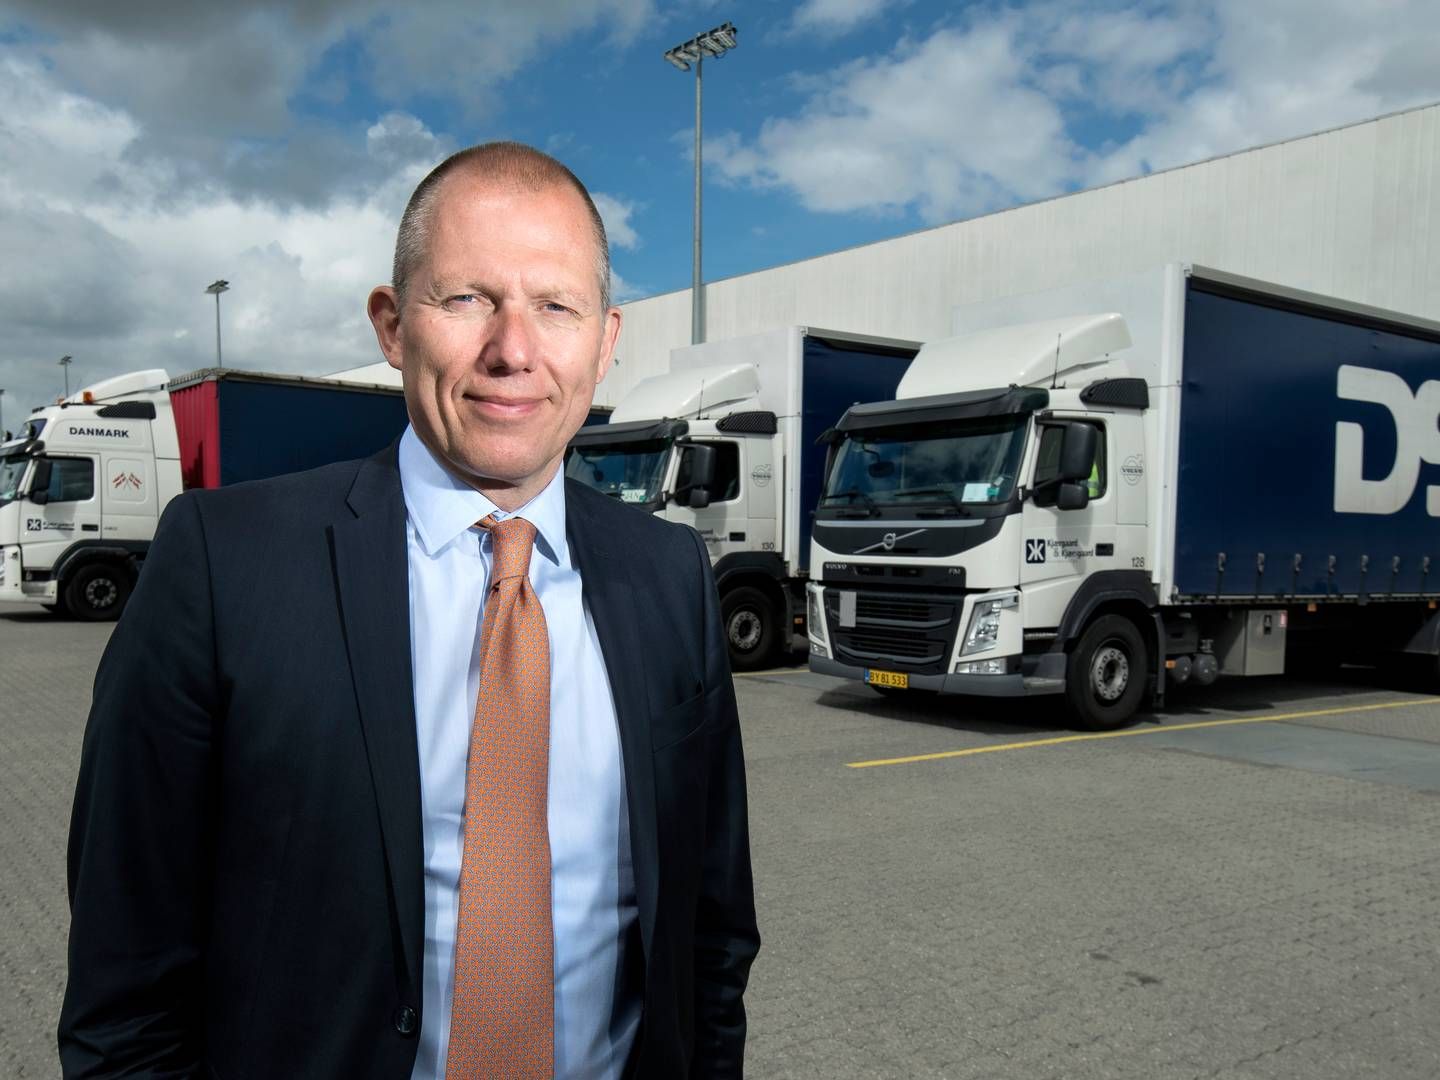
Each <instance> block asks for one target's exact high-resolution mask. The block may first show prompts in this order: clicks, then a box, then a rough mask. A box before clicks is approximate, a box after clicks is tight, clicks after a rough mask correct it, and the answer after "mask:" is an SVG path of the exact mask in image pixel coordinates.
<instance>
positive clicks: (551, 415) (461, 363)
mask: <svg viewBox="0 0 1440 1080" xmlns="http://www.w3.org/2000/svg"><path fill="white" fill-rule="evenodd" d="M429 248H430V250H429V252H428V254H427V256H426V257H425V258H424V259H423V260H422V262H421V264H420V265H419V266H418V267H416V268H415V270H414V272H413V273H412V276H411V281H410V285H409V294H408V296H407V298H406V301H405V308H404V310H403V311H398V312H397V311H396V309H395V295H394V291H393V290H392V289H390V288H389V287H388V286H382V287H380V288H378V289H376V290H375V291H374V292H373V293H371V295H370V318H371V321H372V322H373V323H374V324H375V332H376V336H377V337H378V338H379V339H380V347H381V349H382V350H383V351H384V353H385V357H386V359H387V360H389V362H390V364H391V366H393V367H396V368H398V369H399V370H400V371H401V373H402V375H403V379H404V384H405V402H406V406H407V407H408V409H409V412H410V421H411V423H412V424H413V425H414V427H415V432H416V434H417V435H419V436H420V438H421V439H422V440H423V441H424V443H425V444H426V445H427V446H428V447H429V448H430V449H431V450H432V451H433V452H434V453H435V454H437V455H438V456H439V457H440V458H441V460H442V461H444V462H447V463H448V464H449V466H450V468H451V471H453V472H455V473H456V474H457V475H458V476H460V477H461V478H462V479H464V480H465V481H467V482H468V483H471V484H472V485H473V486H475V487H477V488H479V489H480V490H482V491H484V492H485V493H486V494H487V495H489V496H490V497H491V498H492V499H493V500H494V501H495V502H496V504H497V505H500V506H501V507H502V508H503V509H514V508H515V507H518V506H519V505H521V504H522V503H524V502H525V501H527V500H528V499H530V498H532V497H533V496H534V495H536V494H537V493H538V492H539V491H540V490H541V489H543V488H544V486H545V484H546V483H547V482H548V481H549V480H550V478H551V477H552V476H553V475H554V472H555V469H556V468H557V467H558V465H559V462H560V460H561V459H562V457H563V456H564V453H565V445H566V443H568V442H569V441H570V437H571V436H572V435H574V434H575V432H576V431H577V430H578V429H579V427H580V426H581V424H583V423H584V422H585V416H586V414H587V412H588V411H589V409H590V403H591V401H592V399H593V398H594V394H595V386H596V384H597V383H598V382H599V381H600V380H601V378H603V377H604V375H605V372H606V371H607V370H608V368H609V366H610V358H611V356H612V355H613V353H614V350H615V340H616V338H617V337H618V335H619V332H620V312H619V311H618V310H616V309H614V308H611V309H609V310H604V309H602V308H601V307H600V283H599V279H598V276H597V274H596V254H597V253H596V250H595V238H594V233H593V232H592V229H591V225H590V217H589V214H588V212H587V210H586V208H585V205H584V203H583V202H582V201H581V199H580V197H579V195H578V194H576V193H575V192H574V191H573V190H571V189H570V188H568V187H563V186H553V187H548V188H545V189H543V190H540V191H534V192H523V191H517V190H514V189H512V188H510V187H507V186H503V185H498V186H497V185H496V184H494V183H492V182H488V181H487V180H485V179H484V178H482V177H474V176H467V175H465V174H463V173H460V174H452V175H451V176H448V177H446V178H445V180H443V181H442V182H441V189H440V195H439V199H438V200H437V202H436V204H435V208H434V216H433V220H432V222H431V229H430V245H429Z"/></svg>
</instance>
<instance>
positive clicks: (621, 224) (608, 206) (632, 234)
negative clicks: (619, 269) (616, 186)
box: [590, 191, 640, 251]
mask: <svg viewBox="0 0 1440 1080" xmlns="http://www.w3.org/2000/svg"><path fill="white" fill-rule="evenodd" d="M590 198H591V199H593V200H594V202H595V209H596V210H599V211H600V220H601V221H603V222H605V235H606V237H608V238H609V240H610V246H611V247H612V248H624V249H625V250H626V251H634V250H635V249H636V248H638V247H639V246H640V235H639V234H638V233H637V232H636V231H635V226H633V225H631V224H630V216H631V215H632V214H634V213H635V211H636V209H637V206H636V204H635V203H633V202H631V201H629V200H627V199H622V198H620V197H619V196H618V195H607V194H605V193H604V192H603V191H592V192H591V193H590Z"/></svg>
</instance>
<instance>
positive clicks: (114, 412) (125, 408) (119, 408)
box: [95, 401, 155, 420]
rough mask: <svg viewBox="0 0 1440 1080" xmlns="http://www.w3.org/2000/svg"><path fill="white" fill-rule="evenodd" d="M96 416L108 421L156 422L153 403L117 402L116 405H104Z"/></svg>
mask: <svg viewBox="0 0 1440 1080" xmlns="http://www.w3.org/2000/svg"><path fill="white" fill-rule="evenodd" d="M95 415H96V416H100V417H104V418H105V419H106V420H154V419H155V403H154V402H153V401H117V402H116V403H115V404H114V405H103V406H101V407H100V408H99V409H97V410H96V411H95Z"/></svg>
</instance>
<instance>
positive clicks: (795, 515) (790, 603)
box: [566, 326, 919, 670]
mask: <svg viewBox="0 0 1440 1080" xmlns="http://www.w3.org/2000/svg"><path fill="white" fill-rule="evenodd" d="M918 348H919V344H918V343H917V342H911V341H900V340H894V339H888V338H877V337H871V336H867V335H860V334H850V333H844V332H840V331H832V330H819V329H816V328H814V327H805V326H791V327H785V328H782V329H778V330H772V331H767V332H765V333H762V334H755V335H752V336H748V337H743V338H734V339H730V340H726V341H712V342H705V343H703V344H699V345H690V346H686V347H682V348H678V349H675V350H674V351H672V352H671V354H670V371H669V372H667V373H666V374H663V375H656V376H653V377H651V378H648V379H645V380H643V381H641V382H640V383H638V384H637V385H636V386H635V387H634V388H633V389H631V391H630V392H629V393H628V394H627V395H626V396H625V398H624V399H623V400H622V401H621V402H620V403H619V404H618V405H617V406H616V407H615V411H614V412H613V413H612V414H611V416H610V422H609V423H607V424H600V425H592V426H590V427H585V428H582V429H581V430H580V432H579V433H578V434H577V435H576V436H575V437H574V438H573V439H572V440H571V442H570V453H569V457H568V459H567V463H566V475H567V476H569V477H570V478H571V479H572V480H576V481H578V482H580V483H582V484H586V485H587V486H589V487H593V488H595V489H596V490H597V491H600V492H603V493H604V494H607V495H610V496H612V497H614V498H616V499H620V500H621V501H623V502H626V503H630V504H632V505H634V506H637V507H639V508H641V509H644V510H647V511H649V512H651V513H654V514H659V515H661V516H663V517H665V518H668V519H669V520H671V521H677V522H681V523H683V524H685V525H689V526H691V527H692V528H694V529H695V530H696V531H697V532H699V534H700V536H701V537H702V538H703V539H704V541H705V547H706V549H707V551H708V553H709V556H710V561H711V563H712V565H713V567H714V572H715V581H716V586H717V588H718V589H719V592H720V605H721V612H722V615H723V618H724V624H725V635H726V639H727V644H728V646H729V650H730V662H731V665H732V666H733V667H734V668H736V669H737V670H752V669H755V668H759V667H763V666H765V665H766V664H768V663H770V662H771V661H772V660H773V659H774V658H775V656H776V655H777V653H778V652H779V651H780V650H781V649H783V648H785V647H787V646H788V644H789V642H790V637H791V633H792V631H803V628H804V615H805V600H804V583H805V580H806V578H807V576H808V558H809V553H810V511H811V509H812V508H813V507H814V505H815V499H816V498H817V497H818V495H819V492H820V484H821V479H822V476H821V473H822V469H823V466H824V454H825V447H824V445H823V444H821V443H820V442H819V441H818V439H819V436H820V435H821V434H822V433H823V432H824V431H825V430H826V429H827V428H829V427H830V426H831V425H832V424H834V423H835V421H836V420H838V419H839V417H840V414H841V413H842V412H844V411H845V409H846V407H848V406H849V405H851V404H853V403H854V402H856V401H865V400H871V399H873V398H875V397H877V396H886V395H888V394H890V393H893V392H894V389H895V387H896V385H897V384H898V383H899V380H900V376H901V375H902V374H903V373H904V371H905V368H906V367H907V366H908V365H909V363H910V360H911V358H912V357H913V356H914V355H915V352H916V350H917V349H918Z"/></svg>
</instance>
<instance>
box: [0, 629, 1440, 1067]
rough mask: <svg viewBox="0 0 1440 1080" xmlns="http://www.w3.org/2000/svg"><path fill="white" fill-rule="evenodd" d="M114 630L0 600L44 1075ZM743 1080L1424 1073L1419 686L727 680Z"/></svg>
mask: <svg viewBox="0 0 1440 1080" xmlns="http://www.w3.org/2000/svg"><path fill="white" fill-rule="evenodd" d="M108 634H109V628H108V627H104V626H88V625H84V624H80V623H74V622H66V621H61V620H58V619H55V618H53V617H51V616H49V615H47V614H45V613H43V612H40V611H38V610H37V611H33V612H32V611H31V610H29V609H26V608H19V607H7V606H0V867H3V871H4V872H3V874H0V914H3V919H0V978H3V981H4V989H3V990H0V1075H3V1076H6V1077H17V1078H18V1077H27V1078H28V1077H49V1076H55V1075H58V1067H57V1065H56V1064H55V1054H54V1028H55V1019H56V1015H57V1012H58V1008H59V1001H60V995H61V993H62V990H63V986H64V978H65V973H64V941H65V931H66V920H67V914H66V906H65V888H64V845H65V833H66V828H67V825H68V818H69V810H70V800H71V795H72V790H73V783H74V776H75V767H76V762H77V759H78V753H79V745H80V739H81V736H82V733H83V725H84V717H85V712H86V709H87V707H88V702H89V695H90V684H91V680H92V678H93V675H94V669H95V665H96V663H97V661H98V658H99V655H100V652H101V650H102V649H103V647H104V643H105V641H106V640H107V638H108ZM736 685H737V692H738V696H739V701H740V709H741V718H742V723H743V725H744V731H745V740H746V758H747V763H748V768H749V778H750V808H751V828H752V841H753V848H754V858H755V870H756V886H757V902H758V907H759V915H760V920H761V931H762V934H763V935H764V939H765V942H764V947H763V948H762V951H761V955H760V959H759V960H758V961H757V963H756V966H755V969H754V972H753V975H752V981H751V990H750V993H749V994H748V996H747V1000H748V1002H749V1008H750V1031H751V1035H750V1042H749V1052H748V1072H749V1075H750V1076H753V1077H762V1078H764V1077H777V1078H779V1077H796V1078H801V1077H807V1078H808V1077H814V1078H817V1080H818V1078H825V1080H831V1078H846V1077H861V1078H869V1077H895V1078H906V1080H909V1078H921V1077H925V1078H941V1077H944V1078H960V1077H967V1078H970V1077H973V1078H983V1080H1050V1078H1054V1080H1061V1078H1064V1080H1089V1078H1097V1080H1098V1078H1127V1080H1131V1078H1133V1080H1170V1078H1175V1080H1200V1078H1206V1080H1209V1078H1221V1080H1252V1078H1261V1077H1264V1078H1295V1080H1325V1078H1336V1080H1339V1078H1352V1077H1382V1078H1386V1080H1412V1078H1413V1080H1434V1078H1436V1077H1440V1034H1437V1024H1436V1018H1437V1016H1440V843H1437V841H1440V698H1436V697H1432V696H1430V695H1428V694H1426V693H1422V692H1420V691H1419V690H1418V689H1416V688H1414V687H1409V688H1396V687H1394V686H1391V685H1387V684H1386V683H1385V682H1384V681H1383V680H1382V679H1380V678H1379V677H1378V676H1376V675H1374V674H1373V673H1370V672H1367V671H1364V670H1361V669H1344V670H1341V671H1339V672H1337V673H1335V675H1334V677H1333V678H1331V679H1329V680H1327V681H1324V682H1317V681H1300V680H1296V679H1285V678H1264V679H1252V680H1237V681H1234V682H1231V683H1222V684H1220V685H1217V686H1216V687H1213V688H1211V689H1209V690H1208V691H1198V690H1192V691H1182V692H1180V693H1178V694H1175V695H1172V699H1171V701H1170V703H1169V704H1168V706H1167V708H1166V710H1165V712H1164V713H1163V714H1161V715H1158V716H1149V717H1145V718H1144V719H1143V720H1142V721H1141V722H1140V723H1137V724H1136V725H1134V726H1133V727H1131V728H1128V729H1126V730H1125V731H1123V732H1119V733H1115V734H1114V735H1102V736H1098V737H1097V736H1095V735H1091V734H1084V733H1077V732H1075V731H1073V730H1071V729H1069V728H1068V727H1066V726H1065V724H1064V721H1063V718H1062V717H1061V716H1060V715H1059V714H1058V713H1057V712H1056V711H1055V709H1054V708H1053V706H1052V705H1051V704H1050V703H1048V702H1046V701H1043V700H1041V701H1015V702H1008V701H993V700H991V701H979V702H977V701H957V700H955V699H941V698H927V697H924V696H921V695H918V694H916V695H904V696H900V697H885V698H882V697H880V696H878V695H876V694H875V693H874V692H872V691H870V690H869V689H867V688H866V687H863V686H859V685H856V684H852V683H845V682H841V681H839V680H836V679H831V678H827V677H822V676H817V675H812V674H810V673H809V672H808V671H806V670H805V669H804V667H803V657H800V656H796V657H795V658H794V662H793V663H792V665H790V666H788V667H785V668H781V669H777V670H776V671H773V672H766V673H761V674H758V675H745V676H740V677H738V678H737V680H736Z"/></svg>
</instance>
